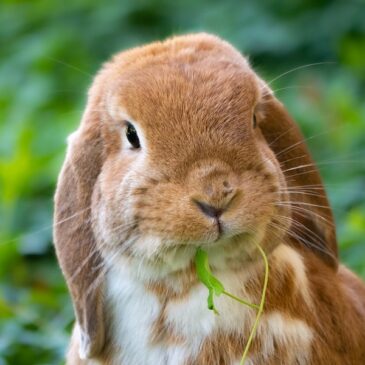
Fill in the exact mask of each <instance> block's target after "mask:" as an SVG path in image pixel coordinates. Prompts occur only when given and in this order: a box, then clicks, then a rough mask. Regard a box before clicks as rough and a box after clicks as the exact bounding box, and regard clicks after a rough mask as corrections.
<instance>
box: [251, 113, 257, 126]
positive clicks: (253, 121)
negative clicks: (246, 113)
mask: <svg viewBox="0 0 365 365" xmlns="http://www.w3.org/2000/svg"><path fill="white" fill-rule="evenodd" d="M252 126H253V128H256V127H257V118H256V115H255V114H254V115H253V117H252Z"/></svg>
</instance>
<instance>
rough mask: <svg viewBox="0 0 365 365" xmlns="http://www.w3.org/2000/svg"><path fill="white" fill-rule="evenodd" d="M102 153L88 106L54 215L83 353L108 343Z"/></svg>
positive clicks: (86, 354) (75, 136) (72, 140)
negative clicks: (98, 233)
mask: <svg viewBox="0 0 365 365" xmlns="http://www.w3.org/2000/svg"><path fill="white" fill-rule="evenodd" d="M101 155H102V143H101V136H100V125H99V117H98V113H97V112H96V111H94V109H93V110H91V109H90V110H86V112H85V114H84V117H83V120H82V123H81V126H80V128H79V130H78V131H77V132H75V133H74V134H73V135H71V138H69V146H68V152H67V156H66V161H65V163H64V165H63V168H62V171H61V174H60V177H59V180H58V185H57V191H56V196H55V215H54V218H55V226H54V227H55V228H54V241H55V247H56V253H57V257H58V260H59V263H60V265H61V268H62V271H63V274H64V276H65V278H66V281H67V285H68V288H69V290H70V293H71V297H72V301H73V305H74V310H75V313H76V319H77V322H78V329H79V331H78V332H79V334H80V338H79V339H78V342H79V346H80V348H79V355H80V357H81V358H90V357H93V356H95V355H97V354H98V353H99V352H100V350H101V349H102V347H103V344H104V324H103V310H102V293H101V287H100V285H99V284H100V282H101V280H100V276H101V272H100V264H101V262H100V261H101V259H100V255H99V252H98V251H97V247H96V243H95V238H94V234H93V231H92V228H91V198H92V193H93V190H94V185H95V182H96V179H97V177H98V175H99V172H100V169H101Z"/></svg>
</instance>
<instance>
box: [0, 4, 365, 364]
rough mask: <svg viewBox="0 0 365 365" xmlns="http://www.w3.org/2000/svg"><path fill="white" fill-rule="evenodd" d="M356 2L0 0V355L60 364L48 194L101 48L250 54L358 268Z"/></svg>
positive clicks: (360, 58) (64, 313)
mask: <svg viewBox="0 0 365 365" xmlns="http://www.w3.org/2000/svg"><path fill="white" fill-rule="evenodd" d="M364 14H365V5H364V2H363V1H361V0H359V1H330V0H320V1H317V0H316V1H314V0H303V1H292V0H283V1H280V2H278V1H274V0H267V1H254V0H246V1H245V2H242V1H239V0H227V1H224V2H223V1H217V0H213V1H210V0H209V1H208V0H176V1H168V0H135V1H131V0H129V1H123V2H120V1H116V0H111V1H108V2H107V3H106V2H102V1H100V0H95V1H86V0H74V1H72V2H61V1H46V0H35V1H31V2H30V1H25V0H4V1H2V3H1V5H0V24H1V27H0V61H1V64H0V217H1V220H0V333H1V336H0V365H5V364H6V365H14V364H29V365H31V364H37V365H45V364H61V363H62V361H63V357H64V351H65V348H66V345H67V342H68V336H69V335H68V333H69V331H70V328H71V324H72V321H73V313H72V306H71V303H70V301H69V298H68V295H67V291H66V288H65V285H64V280H63V278H62V275H61V273H60V270H59V269H58V265H57V263H56V261H55V257H54V252H53V248H52V244H51V235H52V228H51V224H52V197H53V192H54V188H55V182H56V177H57V174H58V171H59V169H60V166H61V163H62V159H63V157H64V152H65V140H66V136H67V135H68V134H69V133H70V132H71V131H72V130H73V129H75V127H76V125H77V123H78V120H79V118H80V116H81V113H82V109H83V106H84V103H85V96H86V91H87V87H88V85H89V84H90V83H91V80H92V75H94V74H95V72H96V71H97V69H98V68H99V67H100V65H101V63H102V62H104V61H105V60H106V59H108V58H109V57H110V55H111V54H113V53H115V52H117V51H119V50H122V49H126V48H129V47H131V46H136V45H139V44H141V43H146V42H149V41H152V40H155V39H161V38H164V37H166V36H169V35H171V34H177V33H185V32H193V31H208V32H213V33H216V34H218V35H220V36H222V37H224V38H226V39H227V40H228V41H230V42H232V43H233V44H234V45H235V46H236V47H237V48H239V49H240V50H241V51H242V52H243V53H245V54H247V55H249V56H250V60H251V63H252V64H253V66H254V67H255V69H256V70H257V71H258V72H259V73H260V74H261V75H262V76H263V77H264V78H265V79H266V80H268V81H269V80H272V79H274V78H275V79H276V77H277V76H278V75H281V74H283V73H285V72H287V71H289V70H290V69H294V68H296V67H298V66H304V65H306V64H312V63H316V62H324V63H323V64H322V65H317V66H308V67H307V68H301V69H298V70H296V71H293V72H291V73H288V74H286V75H283V76H282V77H280V78H278V79H277V80H276V81H275V82H273V83H272V84H271V86H272V88H273V89H274V90H276V94H277V96H278V97H279V98H281V99H282V100H283V102H284V103H285V105H286V106H287V107H288V109H289V110H290V112H291V113H292V114H293V116H294V117H295V119H296V120H297V121H298V122H299V124H300V125H301V127H302V130H303V132H304V134H305V135H306V136H307V138H308V144H309V146H310V149H311V150H312V152H313V155H314V157H315V160H316V161H317V162H318V163H319V167H320V169H321V171H322V174H323V177H324V181H325V183H326V186H327V190H328V193H329V195H330V200H331V202H332V205H333V207H334V211H335V215H336V219H337V225H338V235H339V242H340V244H341V255H342V258H343V260H344V261H345V263H347V264H348V265H349V266H350V267H351V268H352V269H354V270H356V271H357V272H358V273H359V274H361V275H362V276H363V277H365V263H364V257H365V249H364V246H363V244H364V243H363V242H364V237H365V198H364V191H365V163H364V160H365V158H364V157H365V103H364V98H363V95H364V92H365V62H364V59H365V22H364Z"/></svg>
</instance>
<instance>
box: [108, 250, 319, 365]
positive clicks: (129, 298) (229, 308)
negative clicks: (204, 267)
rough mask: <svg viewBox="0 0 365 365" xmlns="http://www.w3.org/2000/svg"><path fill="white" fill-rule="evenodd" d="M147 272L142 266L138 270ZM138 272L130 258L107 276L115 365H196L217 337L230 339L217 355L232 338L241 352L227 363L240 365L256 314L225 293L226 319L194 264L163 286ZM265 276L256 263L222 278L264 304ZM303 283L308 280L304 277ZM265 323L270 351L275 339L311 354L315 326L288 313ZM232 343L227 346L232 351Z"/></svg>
mask: <svg viewBox="0 0 365 365" xmlns="http://www.w3.org/2000/svg"><path fill="white" fill-rule="evenodd" d="M288 250H289V251H288ZM285 251H288V252H285V255H286V256H287V255H289V254H290V255H291V257H290V259H293V257H294V256H293V255H294V254H293V250H291V249H290V248H287V249H286V250H285ZM272 256H274V260H271V262H272V265H274V264H275V255H272ZM296 258H297V259H298V257H296ZM298 260H299V259H298ZM297 264H298V262H297ZM299 266H300V265H299ZM299 266H298V265H297V269H298V268H299ZM144 269H145V268H144V267H143V264H142V263H141V264H140V265H139V267H138V270H140V271H143V270H144ZM136 270H137V267H136V266H135V263H133V262H132V261H131V260H130V258H123V259H122V260H121V262H120V264H119V265H118V266H116V265H113V266H112V267H111V268H110V270H109V271H108V274H107V278H106V304H107V310H106V313H107V316H108V317H109V318H108V319H107V320H108V324H109V329H108V331H109V333H108V336H109V341H108V343H110V344H112V345H110V346H111V348H110V349H108V352H110V353H111V354H113V355H112V356H111V357H112V358H113V361H112V364H113V365H114V364H134V365H147V364H155V365H179V364H181V365H183V364H190V363H191V364H195V363H196V362H194V361H196V359H197V358H200V357H199V356H202V355H201V352H202V348H204V347H205V346H206V344H207V343H210V341H211V342H212V343H213V342H214V341H215V340H214V339H216V338H217V336H218V337H221V338H222V339H225V340H222V341H218V343H216V345H215V346H216V347H217V349H216V350H214V353H215V354H216V356H217V357H219V356H220V354H219V348H220V347H221V346H222V352H225V353H226V349H225V348H224V343H225V342H226V341H227V338H229V339H230V341H231V340H232V341H233V342H232V343H234V344H235V345H234V346H236V352H235V351H231V352H232V353H231V354H230V355H227V356H228V357H227V359H228V358H229V359H230V360H229V361H228V360H224V361H225V363H226V364H231V363H232V364H236V363H237V364H238V363H239V357H240V355H241V353H242V351H243V348H244V344H245V339H247V336H248V333H249V332H250V330H251V328H252V325H253V322H254V319H255V316H256V312H255V311H254V310H252V309H250V308H248V307H246V306H243V305H241V304H239V303H237V302H235V301H233V300H232V299H230V298H228V297H226V296H223V295H222V296H220V297H217V298H216V299H215V304H216V307H217V309H218V311H219V313H220V315H219V316H218V315H215V314H214V313H213V312H212V311H209V310H208V309H207V294H208V292H207V289H206V288H205V287H204V286H203V285H202V284H201V283H199V282H197V281H196V280H195V277H194V278H193V276H194V275H192V273H193V270H192V269H191V266H187V267H186V268H185V270H181V272H180V273H179V275H175V276H171V277H165V278H164V279H163V280H161V281H160V282H153V281H150V282H148V281H145V280H143V279H141V277H144V276H145V275H142V274H141V273H139V274H138V275H136ZM261 272H262V265H261V264H256V265H252V266H251V268H250V269H247V268H245V269H241V270H236V269H234V270H233V269H230V268H228V267H227V268H226V269H224V270H220V271H219V272H216V274H217V276H218V277H219V279H220V280H221V281H222V282H223V283H224V285H225V288H226V290H227V291H229V292H231V293H235V294H236V295H237V296H239V297H242V298H245V299H246V300H247V301H250V302H253V303H258V302H259V299H260V290H261V283H262V281H261V278H262V276H261V275H260V273H261ZM146 275H147V273H146ZM297 279H298V280H304V279H303V278H301V277H300V274H299V276H298V278H297ZM248 283H250V285H247V284H248ZM252 283H253V284H254V285H252ZM249 286H250V288H248V287H249ZM284 322H285V326H284V325H283V323H284ZM289 322H290V323H289ZM262 323H265V326H266V328H264V327H265V326H264V325H261V328H259V332H261V333H264V332H265V331H266V330H267V332H268V333H269V335H268V336H267V338H266V339H265V343H267V346H266V352H268V353H269V352H273V351H274V346H270V343H271V344H273V343H274V338H275V337H278V338H279V339H280V341H282V340H283V339H284V340H283V341H282V342H284V344H285V345H290V344H292V343H295V344H296V346H297V347H298V349H297V353H298V354H301V353H303V351H304V352H305V351H307V348H308V346H309V343H310V340H311V336H312V335H311V330H310V328H308V327H307V326H306V324H305V323H304V322H302V321H301V320H299V319H287V318H286V316H285V315H284V314H283V313H280V312H271V314H270V315H267V316H266V318H265V319H263V322H262ZM279 324H282V325H281V326H279ZM289 324H290V326H289ZM287 325H288V326H287ZM284 328H288V329H290V328H295V329H296V331H292V332H291V333H286V332H285V331H286V330H284ZM284 332H285V333H284ZM232 343H229V344H228V343H227V345H228V346H231V347H232ZM212 346H213V345H212ZM300 347H301V349H300ZM268 355H269V354H268ZM298 356H299V355H298ZM199 361H200V360H199ZM207 361H208V360H207ZM217 361H218V360H217ZM227 361H228V362H227ZM200 363H202V364H205V362H199V364H200ZM208 363H209V364H210V362H209V361H208V362H206V364H208ZM302 363H303V364H306V362H301V364H302Z"/></svg>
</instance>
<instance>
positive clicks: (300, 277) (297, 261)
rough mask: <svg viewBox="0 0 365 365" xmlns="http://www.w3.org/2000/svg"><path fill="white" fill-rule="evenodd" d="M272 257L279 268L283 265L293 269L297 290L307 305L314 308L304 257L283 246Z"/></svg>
mask: <svg viewBox="0 0 365 365" xmlns="http://www.w3.org/2000/svg"><path fill="white" fill-rule="evenodd" d="M272 255H273V257H274V258H276V259H277V261H278V263H279V267H280V266H281V265H283V264H285V265H287V266H288V267H291V269H292V270H293V273H294V275H295V286H296V288H297V290H298V291H300V293H301V295H302V296H303V299H304V300H305V302H306V303H307V305H309V306H312V300H311V295H310V289H309V284H308V278H307V274H306V268H305V265H304V262H303V258H302V256H301V255H300V254H299V253H298V252H297V251H295V250H294V249H293V248H291V247H289V246H287V245H283V244H282V245H279V246H278V247H277V248H276V249H275V250H274V252H273V254H272Z"/></svg>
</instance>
